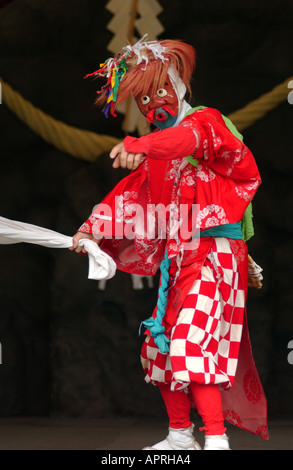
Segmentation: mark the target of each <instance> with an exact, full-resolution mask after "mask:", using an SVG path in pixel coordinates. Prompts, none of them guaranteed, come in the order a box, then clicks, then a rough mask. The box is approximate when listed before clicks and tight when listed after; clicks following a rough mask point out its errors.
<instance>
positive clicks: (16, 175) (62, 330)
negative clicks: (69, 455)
mask: <svg viewBox="0 0 293 470" xmlns="http://www.w3.org/2000/svg"><path fill="white" fill-rule="evenodd" d="M106 3H107V2H106V1H97V0H62V1H60V0H58V1H57V0H50V1H46V0H37V1H36V0H14V1H13V0H12V1H3V0H2V1H1V0H0V7H2V8H1V9H0V76H1V77H2V79H3V80H5V81H6V82H7V83H8V84H10V85H11V86H12V87H13V88H14V89H15V90H17V91H19V92H20V93H21V94H22V95H23V96H24V97H25V98H27V99H28V100H29V101H31V102H32V103H33V104H34V105H36V106H37V107H39V108H41V109H42V110H43V111H45V112H47V113H48V114H50V115H52V116H54V117H55V118H57V119H59V120H61V121H63V122H65V123H67V124H71V125H74V126H76V127H78V128H82V129H87V130H92V131H94V132H97V133H103V134H108V135H113V136H116V137H122V138H123V136H124V135H123V133H122V131H121V122H122V116H119V117H118V118H116V119H111V118H110V119H108V120H106V119H105V118H104V116H103V115H102V114H101V112H100V111H99V110H96V109H95V108H94V106H93V101H94V99H95V89H96V85H95V84H94V83H92V82H91V81H85V80H83V76H84V75H85V74H86V73H89V72H91V71H93V70H96V68H97V66H98V65H99V63H100V62H102V61H103V60H104V59H106V58H107V57H109V56H110V55H111V54H110V53H109V52H108V51H107V45H108V43H109V42H110V40H111V38H112V33H110V32H109V31H108V30H107V28H106V26H107V24H108V22H109V21H110V19H111V17H112V15H111V13H110V12H109V11H107V10H106V9H105V5H106ZM160 4H161V5H162V7H163V8H164V11H163V13H162V14H160V16H159V20H160V21H161V22H162V24H163V25H164V28H165V31H164V33H163V34H162V36H161V37H164V38H171V39H182V40H184V41H186V42H189V43H191V44H192V45H193V46H194V47H195V48H196V49H197V54H198V63H197V69H196V73H195V76H194V81H193V103H192V104H194V105H200V104H203V105H206V106H211V107H214V108H217V109H219V110H220V111H221V112H222V113H223V114H226V115H227V114H229V113H231V112H232V111H235V110H238V109H240V108H241V107H242V106H244V105H246V104H247V103H249V102H251V101H252V100H253V99H255V98H258V97H259V96H260V95H262V94H263V93H265V92H268V91H270V90H271V89H272V88H273V87H274V86H276V85H278V84H280V83H282V82H284V80H286V79H287V78H288V77H290V76H292V75H293V67H292V65H293V64H292V63H293V54H292V51H293V44H292V21H293V20H292V18H293V2H292V0H291V1H289V0H245V1H241V0H237V1H235V0H188V1H187V0H171V1H170V0H161V1H160ZM288 92H289V90H288ZM292 119H293V105H290V104H289V103H288V101H284V102H283V103H282V104H280V105H279V106H278V107H277V108H276V109H274V110H272V111H271V112H269V113H268V114H267V115H266V116H265V117H264V118H263V119H261V120H260V121H258V122H257V123H256V124H254V125H253V126H252V127H250V128H248V129H246V130H245V131H244V132H243V134H244V138H245V143H246V144H247V145H248V146H249V148H250V149H251V150H252V152H253V153H254V156H255V159H256V161H257V164H258V166H259V169H260V172H261V175H262V179H263V184H262V185H261V187H260V189H259V191H258V193H257V195H256V197H255V199H254V202H253V208H254V224H255V231H256V234H255V237H254V238H253V239H252V240H251V241H250V242H249V252H250V254H251V255H252V256H253V258H254V259H255V260H256V261H257V263H258V264H260V265H261V266H262V267H263V268H264V286H263V288H262V290H253V289H250V290H249V299H248V321H249V328H250V334H251V341H252V348H253V352H254V357H255V361H256V365H257V367H258V370H259V374H260V376H261V379H262V383H263V386H264V389H265V392H266V394H267V398H268V405H269V415H270V417H272V418H273V417H275V416H278V417H279V416H286V417H288V416H292V415H293V400H292V395H293V365H290V364H289V362H288V359H287V356H288V353H289V349H288V343H289V341H290V340H293V320H292V318H293V315H292V304H293V302H292V301H293V289H292V265H293V253H292V232H293V220H292V190H291V188H292V174H293V166H292V163H291V160H292V158H293V144H292ZM0 126H1V127H0V129H1V132H0V158H1V171H0V215H2V216H4V217H7V218H10V219H16V220H20V221H24V222H29V223H32V224H36V225H41V226H44V227H48V228H51V229H53V230H57V231H59V232H62V233H64V234H67V235H73V234H74V233H75V231H76V230H77V228H78V227H79V226H80V225H81V223H82V222H83V221H84V220H85V219H86V218H87V217H88V215H89V214H90V212H91V210H92V207H93V206H94V205H95V204H97V203H98V202H99V201H100V200H101V198H102V197H103V196H104V195H105V194H106V193H107V192H108V191H109V189H111V188H112V187H113V186H114V185H115V183H116V182H117V181H118V180H119V179H120V178H121V177H122V176H124V174H125V172H123V171H120V170H119V171H117V170H116V171H115V170H113V169H112V168H111V163H110V161H109V158H108V156H107V155H102V156H100V157H99V158H98V159H97V160H96V162H94V163H88V162H85V161H83V160H77V159H75V158H73V157H71V156H70V155H67V154H64V153H61V152H59V151H58V150H56V149H55V148H54V147H52V146H50V145H49V144H47V143H45V142H44V141H43V140H42V139H41V138H40V137H38V136H37V135H36V134H34V133H33V132H31V131H30V130H29V129H28V128H27V127H26V126H25V125H24V124H23V123H22V122H20V121H19V120H18V118H17V117H15V116H14V115H13V114H12V113H11V112H10V111H9V110H8V108H7V107H6V106H5V104H2V105H1V106H0ZM156 286H157V278H155V279H154V287H153V288H152V287H149V286H148V285H147V284H145V286H144V289H142V290H135V289H133V285H132V279H131V276H130V275H127V274H124V273H117V276H116V277H115V278H114V279H112V280H111V281H108V282H107V284H106V289H105V290H101V289H99V288H98V285H97V282H95V281H89V280H88V279H87V259H86V257H85V256H81V255H76V254H75V253H71V252H69V251H68V250H50V249H46V248H42V247H38V246H33V245H24V244H21V245H11V246H0V343H1V349H2V364H1V365H0V383H1V386H0V415H1V416H12V415H55V416H67V417H76V416H77V417H80V416H82V417H107V416H111V415H114V416H131V415H138V416H143V415H150V416H152V415H156V416H159V415H161V414H162V413H163V410H162V404H161V399H160V397H159V394H158V393H157V390H156V389H155V387H152V386H150V385H146V384H145V383H144V380H143V373H142V370H141V366H140V362H139V352H140V346H141V342H142V338H141V337H139V336H138V327H139V323H140V321H141V320H144V319H146V318H147V317H148V316H149V315H150V314H151V312H152V309H153V307H154V305H155V301H156Z"/></svg>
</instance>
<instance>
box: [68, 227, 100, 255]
mask: <svg viewBox="0 0 293 470" xmlns="http://www.w3.org/2000/svg"><path fill="white" fill-rule="evenodd" d="M83 238H89V239H90V240H94V241H95V242H96V243H98V244H100V243H101V241H102V240H100V239H97V238H95V237H94V236H93V235H92V234H91V233H83V232H77V233H76V234H75V235H74V236H73V237H72V246H71V247H70V248H69V250H71V251H75V252H76V253H86V250H85V249H84V248H83V247H82V246H79V244H78V243H79V240H82V239H83Z"/></svg>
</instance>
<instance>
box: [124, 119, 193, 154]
mask: <svg viewBox="0 0 293 470" xmlns="http://www.w3.org/2000/svg"><path fill="white" fill-rule="evenodd" d="M123 142H124V147H125V150H126V151H127V152H130V153H144V154H145V155H146V156H147V157H149V158H153V159H155V160H173V159H176V158H184V157H188V156H189V155H192V154H194V153H195V151H196V148H197V139H196V134H195V133H194V132H193V130H192V129H191V128H189V127H184V126H178V127H171V128H169V129H164V130H162V131H159V132H152V133H151V134H148V135H145V136H143V137H139V138H135V137H130V136H128V137H126V138H125V139H124V141H123Z"/></svg>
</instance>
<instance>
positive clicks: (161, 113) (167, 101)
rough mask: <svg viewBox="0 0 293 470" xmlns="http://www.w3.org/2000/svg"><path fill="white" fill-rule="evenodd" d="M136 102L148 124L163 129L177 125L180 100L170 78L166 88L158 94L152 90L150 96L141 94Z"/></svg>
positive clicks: (160, 89)
mask: <svg viewBox="0 0 293 470" xmlns="http://www.w3.org/2000/svg"><path fill="white" fill-rule="evenodd" d="M135 100H136V103H137V106H138V107H139V109H140V111H141V113H142V114H143V115H144V116H145V117H146V119H147V121H148V122H150V123H152V124H154V125H155V126H157V127H159V128H161V129H165V128H167V127H171V126H172V125H173V124H174V123H175V121H176V118H177V115H178V98H177V95H176V92H175V90H174V88H173V86H172V84H171V82H170V80H169V77H168V78H167V80H166V82H165V84H164V88H159V89H158V90H156V92H152V91H151V89H150V90H149V92H148V94H146V95H142V94H139V95H137V96H136V98H135Z"/></svg>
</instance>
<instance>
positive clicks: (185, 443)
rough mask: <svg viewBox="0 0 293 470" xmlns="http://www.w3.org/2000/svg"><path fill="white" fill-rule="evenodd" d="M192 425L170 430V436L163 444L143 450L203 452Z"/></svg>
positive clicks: (159, 443)
mask: <svg viewBox="0 0 293 470" xmlns="http://www.w3.org/2000/svg"><path fill="white" fill-rule="evenodd" d="M193 428H194V425H193V424H192V425H191V426H190V427H189V428H180V429H174V428H169V434H168V436H167V437H166V439H164V440H163V441H161V442H158V443H157V444H154V445H153V446H152V447H144V448H143V450H201V447H200V445H199V443H198V442H197V441H196V440H195V438H194V436H193V434H192V433H193Z"/></svg>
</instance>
